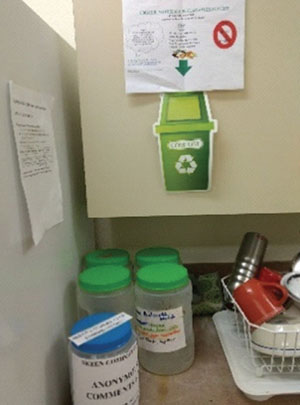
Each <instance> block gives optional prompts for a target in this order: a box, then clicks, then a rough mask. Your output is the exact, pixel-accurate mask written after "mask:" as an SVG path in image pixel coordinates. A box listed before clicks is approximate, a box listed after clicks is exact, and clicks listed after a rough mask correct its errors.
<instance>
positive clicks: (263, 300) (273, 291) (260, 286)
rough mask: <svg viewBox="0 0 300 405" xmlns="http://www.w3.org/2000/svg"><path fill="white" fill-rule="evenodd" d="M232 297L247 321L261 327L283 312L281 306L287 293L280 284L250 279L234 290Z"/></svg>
mask: <svg viewBox="0 0 300 405" xmlns="http://www.w3.org/2000/svg"><path fill="white" fill-rule="evenodd" d="M279 295H280V298H278V297H279ZM233 297H234V299H235V300H236V302H237V303H238V305H239V307H240V308H241V310H242V311H243V312H244V314H245V316H246V317H247V319H248V320H249V321H250V322H251V323H254V324H256V325H261V324H262V323H264V322H266V321H268V320H269V319H272V318H274V316H276V315H278V314H280V313H281V312H282V311H283V310H284V307H283V304H284V303H285V301H286V300H287V298H288V292H287V290H286V288H285V287H283V286H282V285H280V284H277V283H267V282H264V281H260V280H257V279H255V278H252V279H250V280H248V281H246V283H244V284H242V285H240V286H239V287H238V288H236V289H235V290H234V291H233Z"/></svg>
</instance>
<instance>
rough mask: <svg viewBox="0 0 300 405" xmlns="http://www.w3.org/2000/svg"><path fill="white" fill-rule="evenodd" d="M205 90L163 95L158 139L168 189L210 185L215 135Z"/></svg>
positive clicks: (214, 126)
mask: <svg viewBox="0 0 300 405" xmlns="http://www.w3.org/2000/svg"><path fill="white" fill-rule="evenodd" d="M216 130H217V122H216V120H213V119H212V118H211V114H210V108H209V103H208V98H207V95H206V94H205V93H202V92H197V93H167V94H164V95H163V96H162V100H161V108H160V117H159V122H158V123H156V124H154V133H155V135H156V136H157V137H158V140H159V150H160V157H161V166H162V173H163V177H164V182H165V187H166V190H167V191H207V190H209V189H210V186H211V166H212V150H213V135H214V133H215V132H216Z"/></svg>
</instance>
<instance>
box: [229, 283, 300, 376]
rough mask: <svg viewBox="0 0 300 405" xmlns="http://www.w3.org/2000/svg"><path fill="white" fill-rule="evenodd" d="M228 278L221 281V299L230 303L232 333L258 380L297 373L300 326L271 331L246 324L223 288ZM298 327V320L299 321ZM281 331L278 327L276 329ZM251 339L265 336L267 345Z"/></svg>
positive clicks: (249, 323) (243, 317)
mask: <svg viewBox="0 0 300 405" xmlns="http://www.w3.org/2000/svg"><path fill="white" fill-rule="evenodd" d="M228 278H229V276H226V277H224V278H222V280H221V282H222V287H223V291H224V296H225V298H226V300H227V302H228V301H229V302H230V303H231V305H230V304H229V306H230V307H232V308H231V310H232V311H231V312H232V315H231V316H230V317H228V320H230V322H231V323H232V325H231V333H232V334H233V336H234V337H235V338H238V340H239V342H240V343H241V345H242V346H243V347H244V348H245V351H246V353H247V356H248V357H249V359H250V361H251V363H252V365H253V367H254V370H255V374H256V376H257V377H262V376H264V375H269V374H285V375H286V374H293V375H294V374H300V327H299V328H295V327H293V326H291V327H290V328H288V327H287V328H285V329H284V331H282V330H281V331H272V330H270V329H268V328H267V327H264V326H257V325H255V324H252V323H251V322H249V321H248V319H247V318H246V316H245V315H244V313H243V311H242V310H241V308H240V307H239V305H238V304H237V302H236V301H235V300H234V298H233V296H232V294H231V293H230V291H229V289H228V288H227V285H226V280H228ZM299 324H300V320H299ZM278 329H280V328H278ZM254 336H264V337H265V338H266V339H265V341H267V344H258V343H257V342H256V341H255V339H254V338H253V337H254Z"/></svg>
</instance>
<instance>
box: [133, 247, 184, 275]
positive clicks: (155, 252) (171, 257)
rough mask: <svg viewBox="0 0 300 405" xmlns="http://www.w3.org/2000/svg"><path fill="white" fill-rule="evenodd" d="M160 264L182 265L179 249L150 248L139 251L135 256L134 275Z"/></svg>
mask: <svg viewBox="0 0 300 405" xmlns="http://www.w3.org/2000/svg"><path fill="white" fill-rule="evenodd" d="M158 263H176V264H180V255H179V251H178V250H177V249H174V248H171V247H159V246H157V247H154V246H153V247H148V248H145V249H141V250H139V251H138V252H137V253H136V255H135V267H134V274H136V272H137V271H138V270H139V269H140V268H141V267H144V266H149V265H151V264H158Z"/></svg>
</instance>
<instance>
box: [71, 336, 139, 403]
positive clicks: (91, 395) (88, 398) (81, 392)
mask: <svg viewBox="0 0 300 405" xmlns="http://www.w3.org/2000/svg"><path fill="white" fill-rule="evenodd" d="M71 366H72V373H71V382H72V396H73V404H74V405H88V404H91V403H92V404H96V403H97V404H98V403H101V404H104V405H138V403H139V394H140V391H139V364H138V357H137V344H136V343H135V344H134V345H132V346H131V347H130V348H129V349H128V350H127V351H126V352H122V353H119V354H118V355H117V356H113V357H104V358H101V359H97V358H94V359H84V358H82V357H79V356H78V355H77V354H75V353H72V355H71Z"/></svg>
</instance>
